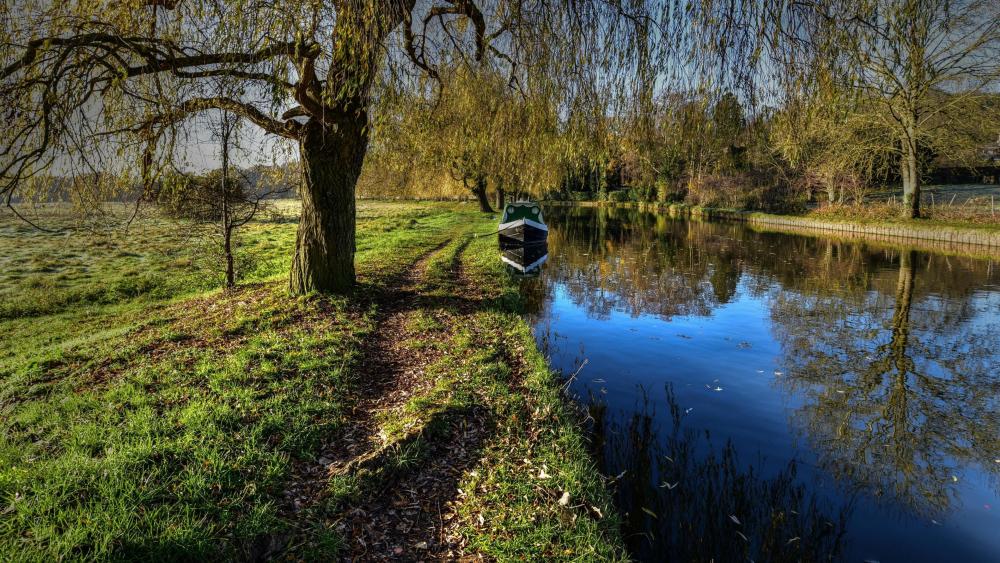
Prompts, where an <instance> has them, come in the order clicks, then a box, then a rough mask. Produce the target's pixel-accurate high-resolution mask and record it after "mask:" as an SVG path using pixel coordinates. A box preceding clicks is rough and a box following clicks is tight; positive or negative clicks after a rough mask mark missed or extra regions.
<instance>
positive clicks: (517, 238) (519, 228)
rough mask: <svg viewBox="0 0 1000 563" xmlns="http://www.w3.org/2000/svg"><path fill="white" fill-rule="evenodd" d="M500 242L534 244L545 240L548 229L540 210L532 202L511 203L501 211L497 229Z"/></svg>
mask: <svg viewBox="0 0 1000 563" xmlns="http://www.w3.org/2000/svg"><path fill="white" fill-rule="evenodd" d="M497 232H498V233H499V235H500V240H501V241H505V242H515V243H521V244H526V243H536V242H542V241H544V240H546V239H547V238H548V236H549V227H548V226H547V225H546V224H545V220H544V219H543V218H542V208H541V207H539V206H538V204H537V203H535V202H533V201H512V202H510V203H508V204H507V205H506V206H505V207H504V210H503V217H502V218H501V219H500V226H499V227H498V229H497Z"/></svg>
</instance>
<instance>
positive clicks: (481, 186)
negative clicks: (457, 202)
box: [472, 180, 493, 213]
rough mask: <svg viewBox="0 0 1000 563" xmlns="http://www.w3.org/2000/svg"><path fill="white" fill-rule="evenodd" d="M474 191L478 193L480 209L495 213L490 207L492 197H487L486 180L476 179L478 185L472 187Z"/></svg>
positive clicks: (484, 211)
mask: <svg viewBox="0 0 1000 563" xmlns="http://www.w3.org/2000/svg"><path fill="white" fill-rule="evenodd" d="M472 193H474V194H476V199H477V200H479V210H480V211H482V212H483V213H493V208H492V207H490V199H489V198H488V197H486V180H476V185H475V186H473V188H472Z"/></svg>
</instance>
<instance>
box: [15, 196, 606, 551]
mask: <svg viewBox="0 0 1000 563" xmlns="http://www.w3.org/2000/svg"><path fill="white" fill-rule="evenodd" d="M147 227H148V228H147V229H146V230H143V229H135V230H134V231H133V234H132V236H130V238H129V240H123V241H108V240H106V239H93V240H90V241H81V240H78V239H76V238H75V237H70V238H66V237H65V235H63V234H60V235H58V236H56V235H53V236H51V237H50V236H49V235H45V234H41V233H37V232H28V231H22V230H21V227H20V226H18V225H16V224H7V223H4V224H2V225H0V235H3V237H4V238H5V239H6V238H10V239H12V241H14V242H17V243H19V244H18V246H17V248H19V251H18V252H19V254H17V255H16V256H14V255H12V256H10V257H4V258H5V259H7V260H8V265H9V266H11V267H9V268H8V269H7V274H6V275H5V277H3V278H2V279H0V285H2V286H3V287H2V291H0V298H2V301H3V303H0V305H3V306H2V307H0V311H3V312H4V315H3V316H0V335H2V336H0V350H2V351H0V411H2V413H3V417H2V422H0V427H2V436H3V439H2V441H0V506H2V507H4V508H3V509H2V510H0V555H2V558H3V559H20V558H28V559H61V558H82V559H105V558H123V559H130V558H156V559H162V558H168V559H176V558H191V559H202V558H212V559H217V558H227V559H257V558H275V557H283V558H291V559H317V558H318V559H330V558H337V557H344V558H354V559H356V560H357V559H386V558H398V559H403V560H422V559H435V558H456V557H466V556H468V557H475V556H479V555H482V556H484V557H486V558H492V559H502V560H503V559H528V560H532V559H566V560H608V559H619V558H621V557H622V547H621V545H622V543H621V539H620V537H619V534H618V531H617V530H618V528H617V520H616V518H615V517H614V516H613V514H612V513H611V512H612V511H611V509H610V503H609V497H608V494H607V492H606V488H605V484H604V481H603V480H602V478H601V477H600V475H599V474H598V472H597V470H596V468H595V467H594V464H593V462H592V461H591V459H590V458H589V456H588V453H587V449H586V444H585V441H584V438H583V436H582V433H581V431H580V428H579V426H578V423H579V420H578V418H577V414H576V413H575V412H574V411H573V410H572V409H571V408H570V407H569V406H568V405H567V404H566V403H564V400H563V397H562V396H561V394H560V388H559V384H558V382H557V381H556V379H555V378H554V376H553V375H552V374H551V372H550V371H549V369H548V368H547V366H546V364H545V362H544V359H543V358H542V357H541V355H540V353H539V352H538V350H537V349H536V347H535V343H534V340H533V338H532V336H531V333H530V330H529V328H528V327H527V325H526V324H525V323H524V321H523V320H522V319H521V318H520V317H519V315H518V314H517V311H518V309H519V307H520V301H519V299H520V298H519V296H518V292H517V288H516V287H515V285H514V282H513V281H512V280H511V279H509V278H508V277H507V276H505V275H504V272H503V267H502V264H501V263H500V262H499V260H497V256H496V248H495V243H496V241H495V239H494V238H492V237H484V238H476V237H474V234H475V233H476V232H490V231H491V230H492V229H493V222H492V220H491V219H489V218H488V217H486V216H483V215H481V214H479V213H476V212H474V211H473V209H472V207H471V206H463V205H453V204H452V205H441V204H367V203H365V204H362V205H360V206H359V231H358V245H357V246H358V254H357V270H358V278H359V287H358V291H357V292H356V293H355V294H354V295H352V296H350V297H348V298H339V297H337V298H334V297H324V296H308V297H290V296H288V295H287V293H286V291H285V287H286V286H285V284H286V282H285V279H284V277H285V267H287V266H286V264H287V250H288V248H287V247H288V244H289V243H290V242H293V241H294V229H295V222H294V221H276V222H273V223H266V224H259V225H255V226H253V227H252V228H251V229H250V230H249V231H248V233H247V239H246V241H245V244H246V245H248V247H249V248H251V249H253V250H254V252H255V253H256V262H255V264H256V265H254V266H252V267H250V269H249V270H248V271H249V273H250V275H249V276H248V279H247V280H246V281H245V282H244V284H243V285H242V286H241V287H240V288H239V289H237V290H236V291H234V292H231V293H221V292H219V291H217V290H215V289H212V288H206V287H205V284H206V283H208V282H206V281H205V279H206V278H205V276H204V275H203V274H198V273H196V272H194V273H193V272H191V271H190V268H189V266H191V265H193V264H195V263H196V262H197V260H196V259H195V257H194V256H190V255H189V254H190V252H191V249H190V248H189V247H188V246H189V245H187V244H186V242H185V240H184V239H183V238H182V237H181V238H176V239H175V238H173V236H174V235H173V234H172V233H173V231H176V229H173V231H171V230H170V229H168V228H166V227H162V226H155V225H148V226H147ZM79 236H84V235H79ZM29 237H30V238H29ZM50 239H51V240H50ZM145 239H148V240H145ZM66 241H71V242H70V243H67V242H66ZM154 241H155V243H156V245H157V250H156V252H149V251H148V248H149V244H150V243H151V242H154ZM4 247H5V248H12V247H11V246H9V245H5V246H4ZM143 249H147V250H145V251H144V250H143ZM63 254H66V255H65V256H63ZM74 260H75V261H76V262H79V263H78V264H76V265H73V264H74ZM140 274H143V276H142V277H141V278H140V279H142V280H145V281H143V283H141V284H136V283H132V282H134V280H135V278H137V277H139V275H140ZM133 286H134V287H133ZM122 288H125V289H128V291H125V290H124V289H122ZM25 296H27V297H28V298H29V299H38V300H43V299H44V301H40V302H39V304H38V306H31V307H21V306H18V305H17V304H16V303H20V302H22V301H23V298H24V297H25ZM15 299H17V301H16V302H15Z"/></svg>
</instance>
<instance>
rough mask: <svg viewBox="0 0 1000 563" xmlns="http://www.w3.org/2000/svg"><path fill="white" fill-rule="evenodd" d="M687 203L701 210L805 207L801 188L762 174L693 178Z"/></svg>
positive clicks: (772, 209) (804, 198) (793, 209)
mask: <svg viewBox="0 0 1000 563" xmlns="http://www.w3.org/2000/svg"><path fill="white" fill-rule="evenodd" d="M688 185H689V189H688V194H687V197H686V200H687V202H688V203H691V204H694V205H700V206H702V207H716V208H723V209H749V210H761V211H796V210H800V209H802V208H804V207H805V203H806V195H805V193H804V191H803V190H802V189H800V188H799V187H797V186H794V185H792V184H790V183H789V182H787V181H785V180H784V179H782V177H781V176H780V175H778V174H771V173H768V172H763V171H753V172H737V173H733V174H728V175H716V174H712V175H704V176H701V177H699V178H692V179H691V180H690V181H689V183H688Z"/></svg>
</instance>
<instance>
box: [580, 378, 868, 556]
mask: <svg viewBox="0 0 1000 563" xmlns="http://www.w3.org/2000/svg"><path fill="white" fill-rule="evenodd" d="M666 404H667V405H668V407H669V409H670V417H669V420H670V426H669V428H667V429H666V432H664V433H663V434H660V433H658V431H657V427H656V422H657V421H659V420H660V419H659V418H658V417H657V416H656V413H655V412H653V410H652V407H651V402H650V401H649V400H645V401H644V402H643V403H641V404H640V405H638V406H637V408H636V410H635V412H634V413H633V415H632V416H631V418H629V419H627V420H625V421H617V420H608V414H607V413H608V410H607V408H606V407H605V406H604V405H602V404H601V403H596V402H594V403H591V407H590V408H591V415H592V416H593V418H594V427H595V430H596V433H595V434H596V440H595V450H596V453H597V455H598V456H599V458H600V460H599V461H600V463H601V465H602V467H605V468H607V470H608V471H609V472H610V473H611V474H614V475H619V478H618V483H617V487H616V492H615V494H616V496H617V499H616V500H617V505H618V507H619V510H620V511H621V513H622V515H623V519H624V523H623V524H624V528H625V536H626V541H627V542H628V547H629V550H630V553H631V554H632V555H633V556H635V557H636V558H637V559H639V560H643V561H656V560H663V559H664V554H669V558H670V560H673V561H711V560H714V561H776V562H780V561H829V560H833V559H835V558H837V556H838V555H839V554H840V553H841V551H842V549H843V539H844V535H845V531H846V530H845V526H846V522H847V519H848V515H849V507H846V506H845V507H839V508H838V509H836V510H835V509H834V508H832V507H829V506H825V505H823V504H821V503H820V502H819V501H817V499H816V497H815V496H813V495H812V494H809V493H808V492H807V488H806V487H805V485H803V484H802V483H800V482H798V481H797V478H796V474H797V471H796V465H795V463H794V462H792V463H789V464H787V465H786V466H785V467H783V468H781V469H780V470H778V471H776V472H772V473H771V474H769V475H767V476H765V475H764V474H763V473H762V471H763V470H762V469H761V468H760V467H755V466H754V465H753V464H748V463H746V460H741V459H738V457H737V455H736V452H735V449H734V448H733V447H732V445H731V444H726V445H725V446H724V447H722V448H714V447H713V446H712V444H711V441H710V440H709V438H708V435H707V434H705V433H700V432H695V431H693V430H691V429H685V428H682V424H681V414H680V410H679V408H678V406H677V403H676V401H675V400H674V397H673V393H672V390H671V388H670V387H669V386H668V387H667V388H666Z"/></svg>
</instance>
